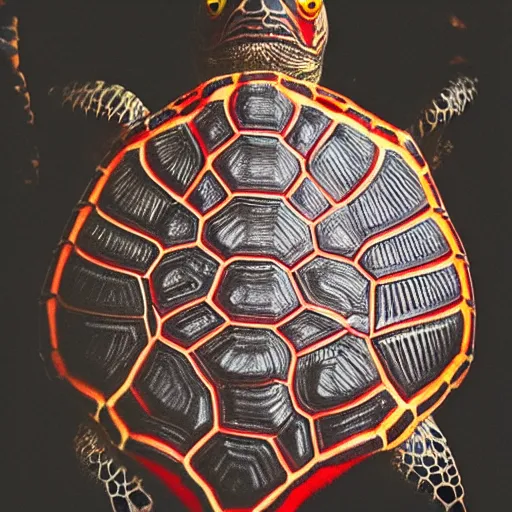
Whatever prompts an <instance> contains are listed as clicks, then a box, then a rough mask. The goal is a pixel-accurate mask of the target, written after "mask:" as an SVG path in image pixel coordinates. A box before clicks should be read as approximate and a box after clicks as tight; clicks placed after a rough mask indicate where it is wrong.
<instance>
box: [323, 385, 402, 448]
mask: <svg viewBox="0 0 512 512" xmlns="http://www.w3.org/2000/svg"><path fill="white" fill-rule="evenodd" d="M396 406H397V404H396V402H395V401H394V400H393V398H392V397H391V395H390V394H389V393H388V392H387V391H382V392H381V393H379V394H378V395H375V396H373V397H372V398H370V399H368V400H366V401H365V402H363V403H362V404H359V405H356V406H355V407H351V408H350V409H347V410H344V411H342V412H339V413H335V414H330V415H328V416H323V417H321V418H319V419H318V420H316V421H315V425H316V431H317V436H318V441H319V445H320V450H321V451H325V450H328V449H330V448H332V447H333V446H335V445H336V444H338V443H341V442H342V441H345V440H346V439H348V438H349V437H351V436H354V435H357V434H361V433H362V432H365V431H367V430H371V429H374V428H377V427H378V426H379V425H380V423H381V422H382V421H383V420H384V418H385V417H386V416H387V415H388V414H389V413H390V412H391V411H392V410H393V409H394V408H395V407H396Z"/></svg>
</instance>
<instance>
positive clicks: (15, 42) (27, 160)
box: [0, 0, 39, 184]
mask: <svg viewBox="0 0 512 512" xmlns="http://www.w3.org/2000/svg"><path fill="white" fill-rule="evenodd" d="M18 47H19V33H18V18H16V17H15V16H12V15H10V13H9V9H8V7H7V6H6V2H5V0H0V57H3V58H4V59H6V60H7V62H8V63H9V67H10V72H11V76H12V87H13V88H14V91H15V93H16V102H17V103H16V105H17V106H16V108H17V109H18V111H19V118H20V121H21V123H22V124H23V129H22V132H21V140H19V141H18V142H19V143H17V144H16V146H15V147H16V148H17V150H18V151H17V152H19V154H20V155H22V157H21V158H20V159H19V161H20V164H19V169H18V172H19V173H20V174H21V175H22V177H23V181H24V182H25V183H26V184H34V183H37V181H38V178H39V151H38V149H37V147H36V145H35V144H34V138H35V135H34V113H33V112H32V107H31V103H30V94H29V93H28V89H27V82H26V80H25V75H24V74H23V73H22V72H21V70H20V56H19V51H18ZM18 104H19V108H18Z"/></svg>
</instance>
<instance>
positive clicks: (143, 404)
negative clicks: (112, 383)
mask: <svg viewBox="0 0 512 512" xmlns="http://www.w3.org/2000/svg"><path fill="white" fill-rule="evenodd" d="M130 393H131V394H132V395H133V397H134V398H135V400H136V401H137V403H138V404H139V405H140V407H141V408H142V410H143V411H144V412H145V413H146V414H147V415H148V416H152V414H151V410H150V409H149V407H148V405H147V404H146V402H145V401H144V399H143V398H142V396H141V395H140V393H139V392H138V391H137V388H136V387H135V386H132V387H131V388H130Z"/></svg>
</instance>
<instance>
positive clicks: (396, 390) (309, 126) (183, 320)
mask: <svg viewBox="0 0 512 512" xmlns="http://www.w3.org/2000/svg"><path fill="white" fill-rule="evenodd" d="M267 78H268V77H267ZM278 79H279V77H278V78H277V79H276V81H270V78H268V80H267V79H265V80H261V79H259V78H255V79H250V78H247V77H245V78H244V79H240V82H239V83H236V81H237V79H236V78H233V79H232V80H226V79H223V80H218V81H216V82H212V83H210V84H207V85H206V86H205V87H204V88H203V89H201V90H200V91H198V92H197V94H192V95H190V97H189V98H188V97H185V99H183V100H181V102H179V104H178V105H174V106H173V105H171V107H172V108H173V109H174V110H175V111H176V115H175V116H174V117H173V119H171V120H167V121H165V120H164V121H163V122H162V123H160V124H159V122H160V121H159V119H160V118H158V117H157V116H156V117H154V118H151V119H150V120H149V121H148V123H149V124H148V126H150V127H151V128H152V129H148V130H147V131H146V132H144V133H143V134H142V135H140V133H139V134H137V137H136V140H135V141H134V142H132V143H130V142H129V143H128V146H127V147H126V148H125V149H123V151H122V152H121V153H120V154H119V155H118V156H117V157H115V158H114V160H112V162H111V163H110V164H109V165H107V166H106V167H105V169H102V170H101V172H100V173H99V175H98V176H96V181H95V184H94V185H92V186H91V187H90V190H89V197H87V198H85V200H86V202H85V203H82V205H80V206H79V210H78V213H77V215H76V221H75V225H74V227H73V228H72V229H70V230H68V232H67V233H66V240H65V241H66V244H64V245H63V246H61V249H60V250H59V251H58V252H57V253H56V257H55V263H54V266H53V270H52V271H51V272H50V278H49V280H48V284H47V285H46V289H45V301H46V309H47V312H48V317H49V325H50V329H51V336H50V338H51V339H52V345H51V347H49V352H53V355H52V358H53V359H52V360H53V361H57V367H58V368H57V369H58V370H59V373H60V375H61V377H62V378H64V379H67V380H69V381H70V382H71V383H72V384H73V385H74V386H75V387H76V388H77V389H78V390H79V392H80V393H82V394H85V395H87V396H88V398H90V399H92V400H96V401H98V402H101V403H103V404H104V403H107V404H108V406H105V408H106V409H108V414H106V415H105V416H108V417H110V418H111V421H113V422H114V423H115V422H116V417H117V418H120V419H121V420H122V422H123V425H124V426H125V428H126V429H127V430H128V436H129V437H130V436H131V437H132V438H133V439H130V441H131V442H132V441H133V442H135V441H136V442H137V443H138V444H139V445H140V444H144V443H146V444H147V445H148V446H151V448H152V449H155V447H157V449H158V450H160V452H161V453H160V454H161V455H162V456H164V457H167V458H168V459H169V460H171V459H172V461H173V463H175V462H176V461H178V462H179V463H181V464H183V465H184V468H185V473H188V475H189V477H190V478H192V479H193V480H194V481H195V483H196V484H198V485H199V487H201V488H203V489H210V490H212V492H213V496H214V498H211V499H214V500H215V505H216V506H217V507H219V510H226V509H244V510H245V509H247V510H248V509H251V510H253V509H254V508H257V507H258V506H259V505H258V504H259V503H260V502H262V500H265V499H267V498H268V496H271V495H272V496H273V495H274V494H276V496H277V495H278V494H279V493H278V492H277V493H276V490H278V489H282V492H285V489H286V486H287V485H288V484H289V483H290V482H294V481H295V480H296V479H298V478H299V477H301V475H302V474H303V473H304V472H305V471H314V469H315V467H316V466H315V464H317V460H316V459H315V457H318V456H319V454H324V453H326V452H329V453H332V455H333V456H335V455H340V454H342V453H344V443H346V442H347V441H350V440H354V439H358V440H359V441H360V445H361V449H360V450H359V451H358V446H359V445H356V446H351V448H350V451H347V454H354V455H350V456H355V455H356V454H357V453H367V452H368V453H369V452H371V451H372V450H373V451H375V450H378V449H380V448H381V447H382V442H381V440H380V438H379V437H378V436H377V433H380V434H382V438H383V439H385V438H386V435H388V438H390V439H393V440H395V439H396V438H398V437H399V435H400V432H402V431H403V430H404V429H403V428H402V429H399V428H398V427H397V428H395V430H393V431H390V433H388V434H386V431H385V430H382V429H383V427H382V424H383V422H385V421H386V420H387V419H388V418H391V417H392V419H393V421H395V423H396V424H397V425H402V423H404V421H402V423H400V421H401V420H400V418H401V417H403V418H406V419H407V421H408V423H407V425H409V424H410V422H411V421H413V420H414V421H416V416H413V415H412V413H411V412H410V411H409V409H408V408H404V406H403V403H404V401H405V402H406V403H408V404H410V409H411V410H415V408H416V407H417V406H418V405H420V404H417V403H416V396H417V394H418V393H419V392H421V391H422V390H426V389H427V388H428V389H430V388H429V386H431V385H432V386H431V387H432V392H431V395H434V393H435V392H436V391H438V389H440V383H438V380H439V378H440V377H441V376H442V375H443V374H444V372H445V371H446V368H447V366H448V365H449V364H450V363H451V362H452V361H454V358H456V357H457V356H458V355H459V354H460V353H462V350H463V346H464V345H465V344H467V340H468V337H469V335H468V332H469V327H468V318H470V315H469V314H468V311H469V309H468V308H469V306H468V305H467V304H468V302H467V301H464V300H463V299H464V298H469V294H470V291H469V290H470V287H469V285H468V277H467V272H466V267H465V263H464V262H463V261H462V259H461V257H460V256H461V255H460V254H459V259H457V258H456V257H455V252H456V245H455V244H454V242H453V235H452V234H451V233H453V231H450V230H451V228H450V225H449V224H448V223H449V221H448V220H447V218H446V215H445V214H444V213H443V214H440V213H439V211H440V208H439V205H437V204H436V203H435V201H436V199H435V197H436V196H435V195H434V194H433V192H432V191H431V190H430V189H429V188H428V186H427V184H426V181H425V180H424V179H423V175H422V173H423V172H426V169H425V170H423V169H421V168H420V167H419V165H418V163H416V160H415V159H414V158H413V157H412V156H411V155H410V153H409V152H408V150H407V149H406V147H408V146H410V144H412V142H411V141H410V140H409V138H408V137H407V135H406V134H404V133H402V132H398V131H397V132H396V133H394V132H392V133H393V134H394V135H393V137H391V136H389V137H388V138H385V137H384V136H383V135H382V133H384V134H385V135H386V134H388V135H389V133H388V132H389V131H390V130H391V128H389V129H388V132H386V131H384V130H383V129H381V130H380V131H378V130H375V132H374V131H372V129H371V127H370V128H369V127H368V121H367V120H368V116H367V114H363V113H361V115H360V116H359V117H358V118H357V116H355V115H354V111H355V110H354V109H356V106H354V105H352V104H348V103H347V102H348V100H347V102H345V103H347V104H345V103H344V102H342V101H341V100H340V101H338V100H336V99H335V97H329V96H327V95H326V94H323V93H317V92H315V91H314V89H311V88H310V86H309V85H307V84H306V85H304V86H303V87H302V88H301V87H299V86H298V85H300V84H298V85H297V86H292V85H293V84H292V82H289V83H287V85H286V87H285V86H283V85H281V84H280V83H278ZM279 80H280V79H279ZM304 88H305V89H304ZM305 91H308V94H305ZM303 93H304V94H303ZM198 98H200V99H198ZM343 101H345V100H343ZM329 102H331V104H333V105H334V103H333V102H335V103H336V108H334V107H332V108H331V109H329V108H328V106H326V105H329ZM356 118H357V119H356ZM370 121H371V119H370ZM372 122H373V123H374V124H377V122H378V120H374V121H372ZM153 127H154V129H153ZM377 132H378V133H377ZM391 139H392V140H396V141H398V142H396V141H395V142H392V141H391ZM127 140H130V139H129V137H128V138H127ZM459 252H460V251H459ZM431 395H429V393H426V394H425V396H422V404H425V403H430V402H428V400H429V398H430V396H431ZM436 396H437V395H436ZM408 407H409V406H408ZM421 407H424V406H423V405H421ZM411 416H413V419H411ZM102 417H103V416H102ZM112 418H113V420H112ZM387 424H391V423H390V422H388V423H387ZM117 427H118V428H119V427H121V425H117ZM387 428H389V425H388V427H387ZM381 430H382V432H381ZM358 436H359V437H358ZM371 447H373V448H371ZM191 451H192V454H193V455H192V456H191V457H188V458H187V454H188V453H189V452H191ZM348 456H349V455H347V457H348ZM206 494H208V492H206ZM208 496H209V494H208ZM209 499H210V498H209Z"/></svg>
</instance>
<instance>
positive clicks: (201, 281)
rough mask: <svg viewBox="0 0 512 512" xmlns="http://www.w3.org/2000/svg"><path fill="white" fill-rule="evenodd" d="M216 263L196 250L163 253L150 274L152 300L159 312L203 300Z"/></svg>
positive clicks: (215, 269)
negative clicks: (201, 298) (152, 292)
mask: <svg viewBox="0 0 512 512" xmlns="http://www.w3.org/2000/svg"><path fill="white" fill-rule="evenodd" d="M218 267H219V264H218V263H217V262H216V261H215V260H214V259H213V258H211V257H210V256H208V255H207V254H206V253H205V252H203V251H202V250H201V249H198V248H197V247H194V248H192V249H182V250H179V251H176V252H171V253H169V254H166V255H165V256H164V257H163V258H162V260H161V261H160V262H159V264H158V266H157V267H156V269H155V270H154V272H153V274H152V278H151V279H152V283H153V291H154V300H155V303H156V306H157V307H158V309H159V311H160V313H167V312H169V311H171V310H172V309H174V308H176V307H178V306H181V305H183V304H186V303H187V302H190V301H192V300H194V299H198V298H200V297H205V296H206V295H207V294H208V292H209V291H210V287H211V285H212V283H213V280H214V279H215V274H216V273H217V269H218Z"/></svg>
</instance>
